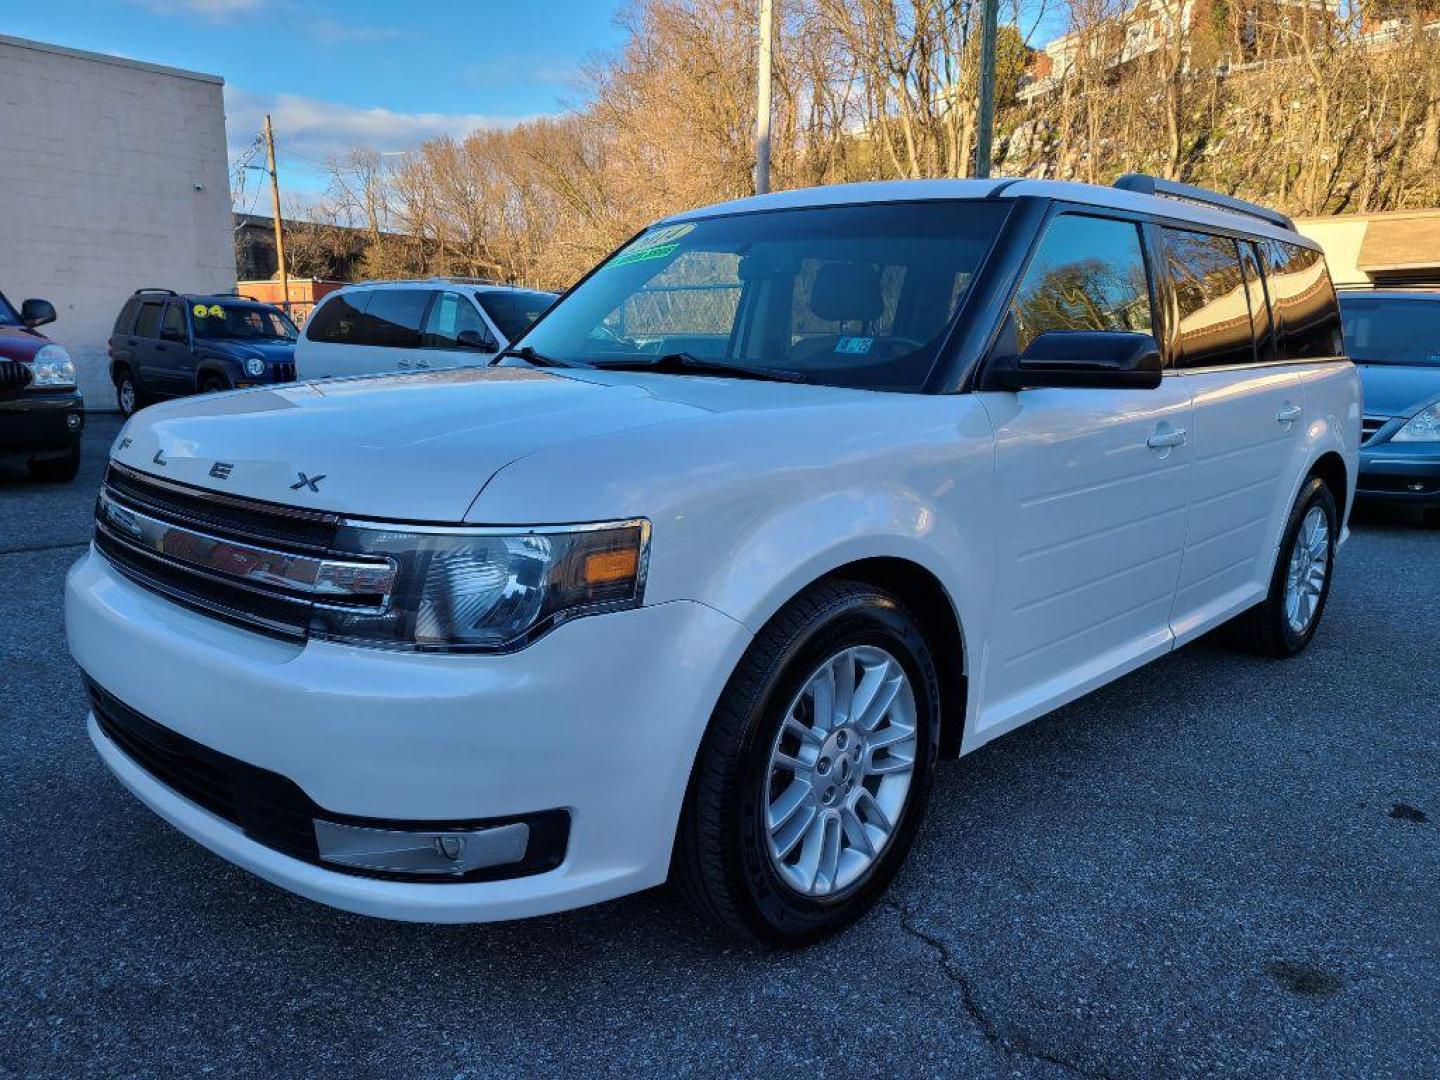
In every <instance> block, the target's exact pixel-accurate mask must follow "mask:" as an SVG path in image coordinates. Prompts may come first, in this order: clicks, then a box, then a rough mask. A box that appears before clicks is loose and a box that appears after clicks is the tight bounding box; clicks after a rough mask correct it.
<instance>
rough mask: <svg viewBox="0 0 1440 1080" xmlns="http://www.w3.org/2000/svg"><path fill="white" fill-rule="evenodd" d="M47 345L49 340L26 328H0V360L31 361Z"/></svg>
mask: <svg viewBox="0 0 1440 1080" xmlns="http://www.w3.org/2000/svg"><path fill="white" fill-rule="evenodd" d="M49 344H50V339H49V338H47V337H46V336H45V335H44V334H37V333H36V332H35V331H34V330H31V329H29V328H28V327H24V326H0V360H32V359H34V357H35V354H36V353H37V352H39V351H40V350H41V349H43V348H44V347H45V346H46V345H49Z"/></svg>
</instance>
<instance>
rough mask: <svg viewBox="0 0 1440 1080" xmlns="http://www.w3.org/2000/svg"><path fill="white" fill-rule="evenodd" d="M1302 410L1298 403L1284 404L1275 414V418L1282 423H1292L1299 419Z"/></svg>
mask: <svg viewBox="0 0 1440 1080" xmlns="http://www.w3.org/2000/svg"><path fill="white" fill-rule="evenodd" d="M1304 411H1305V410H1304V409H1302V408H1300V406H1299V405H1286V406H1285V407H1284V408H1282V409H1281V410H1280V411H1279V412H1277V413H1276V414H1275V419H1276V420H1278V421H1279V422H1280V423H1282V424H1293V423H1294V422H1295V421H1296V420H1299V419H1300V414H1301V413H1303V412H1304Z"/></svg>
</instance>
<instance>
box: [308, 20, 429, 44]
mask: <svg viewBox="0 0 1440 1080" xmlns="http://www.w3.org/2000/svg"><path fill="white" fill-rule="evenodd" d="M412 35H413V31H409V30H402V29H400V28H399V27H394V26H363V25H358V24H356V23H347V22H340V21H339V20H338V19H316V20H315V21H314V22H312V23H311V24H310V36H311V37H312V38H313V39H314V40H315V41H318V42H320V43H321V44H322V45H348V44H357V45H369V44H374V43H377V42H382V41H394V40H396V39H397V38H404V37H411V36H412Z"/></svg>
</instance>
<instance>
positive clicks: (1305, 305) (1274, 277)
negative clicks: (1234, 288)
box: [1265, 240, 1345, 360]
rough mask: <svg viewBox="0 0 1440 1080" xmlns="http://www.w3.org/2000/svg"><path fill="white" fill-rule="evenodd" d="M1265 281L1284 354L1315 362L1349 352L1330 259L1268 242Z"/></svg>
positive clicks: (1291, 245) (1295, 247)
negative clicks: (1342, 337)
mask: <svg viewBox="0 0 1440 1080" xmlns="http://www.w3.org/2000/svg"><path fill="white" fill-rule="evenodd" d="M1265 251H1266V267H1265V283H1266V285H1267V286H1268V287H1269V289H1270V303H1271V305H1272V306H1273V308H1274V311H1275V319H1276V322H1277V323H1278V329H1279V353H1280V356H1279V358H1280V359H1282V360H1313V359H1317V358H1318V359H1323V358H1325V357H1330V356H1340V355H1341V354H1343V353H1344V351H1345V349H1344V345H1343V343H1342V341H1341V338H1340V309H1339V306H1338V305H1337V304H1336V303H1335V289H1334V287H1333V286H1332V285H1331V284H1330V272H1329V271H1328V270H1327V269H1326V268H1325V257H1324V256H1323V255H1321V254H1320V253H1319V252H1318V251H1313V250H1311V249H1310V248H1303V247H1300V246H1299V245H1298V244H1285V243H1281V242H1279V241H1276V240H1267V241H1266V242H1265Z"/></svg>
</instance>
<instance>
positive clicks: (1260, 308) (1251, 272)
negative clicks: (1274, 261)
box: [1240, 240, 1275, 364]
mask: <svg viewBox="0 0 1440 1080" xmlns="http://www.w3.org/2000/svg"><path fill="white" fill-rule="evenodd" d="M1240 268H1241V269H1242V270H1243V271H1244V272H1245V294H1246V295H1247V296H1248V297H1249V298H1250V322H1251V324H1252V325H1253V326H1254V327H1255V359H1256V361H1258V362H1259V363H1262V364H1266V363H1269V362H1270V361H1271V360H1274V359H1275V320H1274V319H1273V318H1271V316H1270V296H1269V294H1268V293H1267V292H1266V290H1265V276H1264V275H1263V274H1262V273H1261V272H1260V251H1259V249H1258V248H1257V247H1256V246H1255V244H1254V243H1252V242H1251V241H1249V240H1242V241H1241V242H1240Z"/></svg>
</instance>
